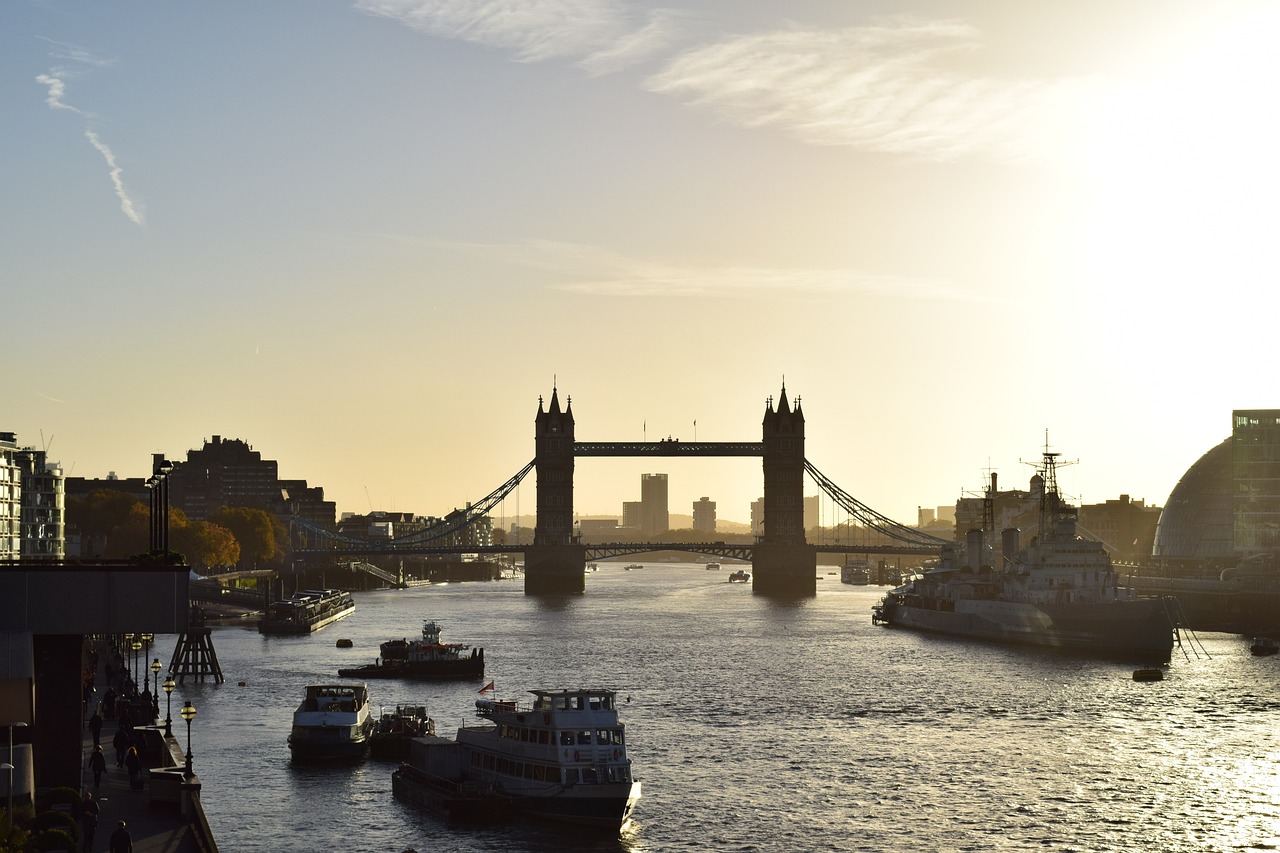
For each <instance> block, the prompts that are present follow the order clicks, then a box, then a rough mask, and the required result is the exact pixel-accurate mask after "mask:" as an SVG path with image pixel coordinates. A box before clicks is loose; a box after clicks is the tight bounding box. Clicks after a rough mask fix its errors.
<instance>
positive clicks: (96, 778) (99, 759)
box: [89, 746, 107, 788]
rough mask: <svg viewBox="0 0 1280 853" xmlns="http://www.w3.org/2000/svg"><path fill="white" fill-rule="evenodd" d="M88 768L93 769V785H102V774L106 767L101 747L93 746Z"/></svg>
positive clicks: (98, 786)
mask: <svg viewBox="0 0 1280 853" xmlns="http://www.w3.org/2000/svg"><path fill="white" fill-rule="evenodd" d="M89 769H90V770H92V771H93V787H95V788H100V787H102V774H103V771H105V770H106V769H107V757H106V756H105V755H103V754H102V747H100V746H95V747H94V748H93V754H92V755H90V756H89Z"/></svg>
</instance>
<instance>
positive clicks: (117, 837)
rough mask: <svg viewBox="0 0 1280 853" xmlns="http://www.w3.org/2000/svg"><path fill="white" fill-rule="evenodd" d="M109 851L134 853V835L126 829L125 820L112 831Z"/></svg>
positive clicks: (113, 852)
mask: <svg viewBox="0 0 1280 853" xmlns="http://www.w3.org/2000/svg"><path fill="white" fill-rule="evenodd" d="M108 853H133V836H132V835H130V834H129V830H127V829H125V825H124V821H120V823H118V824H117V825H116V831H115V832H113V833H111V846H110V847H109V848H108Z"/></svg>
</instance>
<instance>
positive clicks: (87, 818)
mask: <svg viewBox="0 0 1280 853" xmlns="http://www.w3.org/2000/svg"><path fill="white" fill-rule="evenodd" d="M100 812H101V809H99V808H98V804H97V803H95V802H94V801H93V794H91V793H89V792H88V791H85V792H84V799H83V800H81V801H80V802H79V803H77V804H76V816H77V817H78V818H80V849H81V850H83V851H85V853H90V851H92V850H93V832H94V830H96V829H97V828H98V814H99V813H100Z"/></svg>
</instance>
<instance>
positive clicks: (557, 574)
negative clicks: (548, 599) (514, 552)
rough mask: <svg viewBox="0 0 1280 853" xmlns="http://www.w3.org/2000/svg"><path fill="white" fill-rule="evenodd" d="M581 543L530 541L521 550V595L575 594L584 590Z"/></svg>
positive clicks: (584, 556)
mask: <svg viewBox="0 0 1280 853" xmlns="http://www.w3.org/2000/svg"><path fill="white" fill-rule="evenodd" d="M586 567H587V548H586V546H585V545H581V544H578V543H571V544H568V545H530V546H529V547H528V548H526V549H525V552H524V592H525V595H576V594H579V593H583V592H586V591H587V583H586Z"/></svg>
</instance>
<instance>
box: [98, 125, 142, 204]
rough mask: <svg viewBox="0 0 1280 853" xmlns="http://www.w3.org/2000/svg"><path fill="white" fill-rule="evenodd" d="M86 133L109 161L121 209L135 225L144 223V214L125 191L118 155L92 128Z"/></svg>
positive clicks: (112, 181)
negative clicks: (117, 163) (117, 162)
mask: <svg viewBox="0 0 1280 853" xmlns="http://www.w3.org/2000/svg"><path fill="white" fill-rule="evenodd" d="M84 135H85V136H86V137H87V138H88V140H89V144H90V145H92V146H93V147H94V148H97V149H98V152H99V153H101V154H102V157H103V159H105V160H106V161H107V166H108V167H110V169H111V183H113V184H115V187H116V196H118V197H119V199H120V210H121V211H123V213H124V215H125V216H127V217H129V219H130V220H131V221H132V222H133V223H134V224H135V225H142V224H143V222H142V215H141V214H140V213H138V210H137V208H135V207H134V206H133V199H131V198H129V194H128V193H127V192H125V189H124V181H122V180H120V173H121V172H123V171H124V169H121V168H120V167H119V166H117V165H116V155H114V154H112V153H111V149H110V148H108V147H107V146H106V145H105V144H104V143H103V142H102V141H101V140H99V139H98V134H96V133H94V132H93V131H92V130H86V131H85V132H84Z"/></svg>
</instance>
